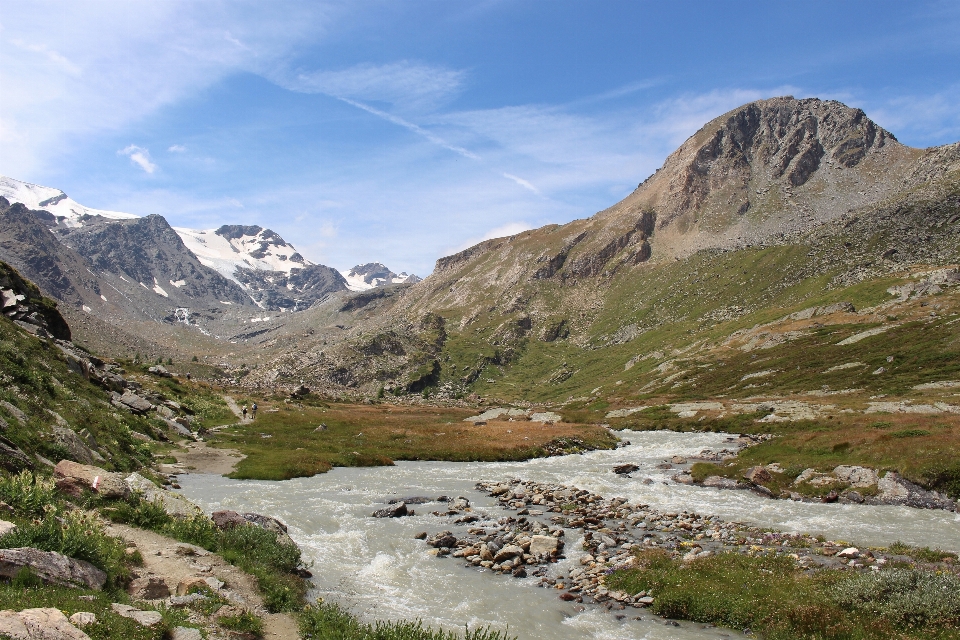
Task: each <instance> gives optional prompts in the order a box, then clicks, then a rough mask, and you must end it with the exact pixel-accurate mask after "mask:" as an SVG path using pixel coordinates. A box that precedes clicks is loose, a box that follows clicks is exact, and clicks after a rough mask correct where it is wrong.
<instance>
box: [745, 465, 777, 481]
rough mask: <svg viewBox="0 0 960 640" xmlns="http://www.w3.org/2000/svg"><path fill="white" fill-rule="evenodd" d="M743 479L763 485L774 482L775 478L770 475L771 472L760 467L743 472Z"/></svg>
mask: <svg viewBox="0 0 960 640" xmlns="http://www.w3.org/2000/svg"><path fill="white" fill-rule="evenodd" d="M743 477H744V479H746V480H747V481H748V482H752V483H753V484H763V483H764V482H770V481H771V480H773V476H771V475H770V472H769V471H767V470H766V469H765V468H763V467H760V466H757V467H750V468H749V469H747V470H746V471H744V472H743Z"/></svg>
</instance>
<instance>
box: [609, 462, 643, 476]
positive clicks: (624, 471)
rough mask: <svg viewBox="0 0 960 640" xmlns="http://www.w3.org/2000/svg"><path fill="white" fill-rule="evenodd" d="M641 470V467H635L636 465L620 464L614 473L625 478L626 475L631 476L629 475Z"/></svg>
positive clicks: (614, 469)
mask: <svg viewBox="0 0 960 640" xmlns="http://www.w3.org/2000/svg"><path fill="white" fill-rule="evenodd" d="M639 469H640V467H638V466H637V465H635V464H618V465H617V466H615V467H614V468H613V472H614V473H615V474H617V475H620V476H625V475H629V474H631V473H633V472H634V471H637V470H639Z"/></svg>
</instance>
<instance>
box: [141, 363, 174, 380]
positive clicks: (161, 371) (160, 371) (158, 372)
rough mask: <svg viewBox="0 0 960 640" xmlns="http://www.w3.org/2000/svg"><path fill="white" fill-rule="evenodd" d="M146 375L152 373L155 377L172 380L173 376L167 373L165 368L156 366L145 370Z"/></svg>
mask: <svg viewBox="0 0 960 640" xmlns="http://www.w3.org/2000/svg"><path fill="white" fill-rule="evenodd" d="M147 373H152V374H153V375H155V376H160V377H161V378H172V377H173V374H172V373H170V372H169V371H167V368H166V367H164V366H163V365H160V364H158V365H157V366H155V367H150V368H149V369H147Z"/></svg>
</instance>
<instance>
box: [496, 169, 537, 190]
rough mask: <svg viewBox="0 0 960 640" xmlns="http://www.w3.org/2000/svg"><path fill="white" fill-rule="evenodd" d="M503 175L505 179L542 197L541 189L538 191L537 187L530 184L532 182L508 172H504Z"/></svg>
mask: <svg viewBox="0 0 960 640" xmlns="http://www.w3.org/2000/svg"><path fill="white" fill-rule="evenodd" d="M502 175H503V177H504V178H506V179H507V180H513V181H514V182H516V183H517V184H518V185H520V186H521V187H523V188H524V189H527V190H529V191H532V192H534V193H535V194H537V195H540V189H537V188H536V187H535V186H533V185H532V184H530V182H528V181H526V180H524V179H523V178H521V177H519V176H515V175H513V174H512V173H507V172H506V171H504V172H503V174H502Z"/></svg>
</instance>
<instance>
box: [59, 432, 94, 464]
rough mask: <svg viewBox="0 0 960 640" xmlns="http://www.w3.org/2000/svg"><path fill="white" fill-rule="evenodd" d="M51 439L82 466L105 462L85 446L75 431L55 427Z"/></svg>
mask: <svg viewBox="0 0 960 640" xmlns="http://www.w3.org/2000/svg"><path fill="white" fill-rule="evenodd" d="M53 438H54V440H56V442H57V444H59V445H60V446H62V447H63V448H64V449H66V450H67V453H69V454H70V457H71V458H73V459H74V460H77V461H79V462H82V463H83V464H93V463H95V462H106V459H105V458H104V457H103V456H102V455H100V454H99V453H98V452H97V451H94V450H93V449H91V448H90V447H88V446H87V443H86V442H84V441H83V438H81V437H80V436H79V435H78V434H77V432H76V431H74V430H73V429H70V428H67V427H63V426H59V425H58V426H56V427H54V428H53Z"/></svg>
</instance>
